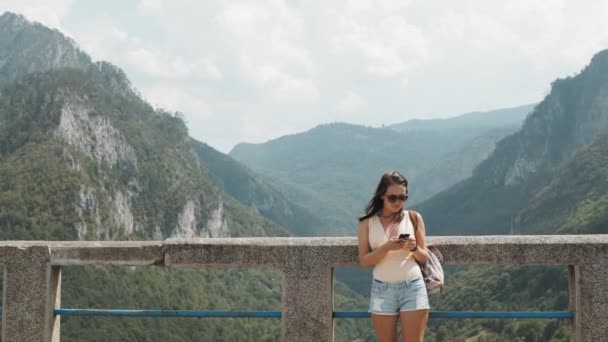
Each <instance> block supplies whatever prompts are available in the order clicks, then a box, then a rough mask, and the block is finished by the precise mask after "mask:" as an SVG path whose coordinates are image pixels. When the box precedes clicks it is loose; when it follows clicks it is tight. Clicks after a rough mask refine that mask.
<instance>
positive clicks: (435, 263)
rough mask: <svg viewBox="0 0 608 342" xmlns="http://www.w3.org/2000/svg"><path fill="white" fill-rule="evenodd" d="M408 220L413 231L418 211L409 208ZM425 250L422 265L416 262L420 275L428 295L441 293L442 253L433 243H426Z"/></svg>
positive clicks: (416, 224)
mask: <svg viewBox="0 0 608 342" xmlns="http://www.w3.org/2000/svg"><path fill="white" fill-rule="evenodd" d="M408 213H409V216H410V220H411V221H412V224H413V225H414V232H415V231H416V230H418V213H417V212H415V211H413V210H409V211H408ZM426 250H427V251H428V253H427V254H428V257H427V258H426V263H425V264H424V265H420V264H418V266H420V270H421V271H422V277H423V278H424V283H425V284H426V291H427V293H428V294H429V295H431V294H436V293H441V292H442V291H443V284H444V276H443V267H442V266H441V265H442V264H443V254H441V251H440V250H439V248H438V247H437V246H435V245H433V244H427V245H426Z"/></svg>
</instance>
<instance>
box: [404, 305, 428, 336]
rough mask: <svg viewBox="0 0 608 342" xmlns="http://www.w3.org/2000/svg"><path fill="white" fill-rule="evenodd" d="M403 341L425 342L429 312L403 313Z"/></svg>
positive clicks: (425, 310)
mask: <svg viewBox="0 0 608 342" xmlns="http://www.w3.org/2000/svg"><path fill="white" fill-rule="evenodd" d="M399 319H400V320H401V341H403V342H423V341H424V330H425V329H426V322H427V321H428V319H429V310H427V309H424V310H414V311H401V312H400V313H399Z"/></svg>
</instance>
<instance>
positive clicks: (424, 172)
mask: <svg viewBox="0 0 608 342" xmlns="http://www.w3.org/2000/svg"><path fill="white" fill-rule="evenodd" d="M530 108H532V105H528V106H521V107H516V108H513V109H508V110H504V111H497V113H498V114H495V113H494V112H489V113H486V114H488V115H490V119H488V120H486V121H483V120H478V119H477V117H479V116H481V117H483V115H482V114H470V115H469V116H467V117H466V118H464V119H461V118H454V119H449V120H431V121H428V122H426V121H424V122H423V123H424V125H419V124H418V123H415V124H414V125H413V126H412V122H406V123H404V124H403V125H405V126H403V127H402V128H403V129H404V130H405V132H403V131H399V129H401V128H400V127H401V126H398V125H394V126H390V127H385V128H373V127H364V126H359V125H353V124H346V123H332V124H324V125H319V126H317V127H315V128H313V129H311V130H309V131H306V132H302V133H298V134H292V135H288V136H283V137H280V138H278V139H274V140H271V141H268V142H266V143H263V144H238V145H237V146H235V147H234V149H233V150H232V151H231V152H230V153H229V155H230V156H232V157H233V158H235V159H236V160H238V161H240V162H242V163H243V164H245V165H247V166H248V167H249V168H251V169H252V170H253V171H255V172H256V173H257V174H259V175H261V176H262V177H264V179H265V180H266V181H268V182H270V183H271V184H273V185H275V186H276V187H277V188H278V189H281V191H282V192H283V193H284V195H285V196H286V197H287V198H288V199H289V200H291V201H292V202H294V203H297V204H300V205H302V206H303V207H305V208H306V209H307V210H308V211H309V212H312V213H313V214H314V215H317V216H319V217H320V218H321V219H322V220H323V221H325V222H328V223H330V225H331V226H332V227H334V230H333V233H334V234H347V235H352V234H354V231H353V227H354V226H356V220H355V217H356V216H357V215H359V214H360V213H361V211H362V209H363V207H364V205H365V202H366V201H367V200H369V198H370V197H371V193H372V192H373V190H374V189H373V188H374V187H375V185H376V182H377V180H378V179H379V177H380V175H381V174H382V173H384V172H387V171H389V170H400V171H402V172H403V173H404V174H405V175H406V177H407V178H408V179H409V180H410V184H411V188H410V195H411V200H412V203H420V202H421V201H423V200H425V199H427V198H428V197H430V196H432V195H433V194H435V193H437V192H439V191H442V190H444V189H446V188H447V187H449V186H451V185H453V184H455V183H457V182H459V181H461V180H463V179H465V178H467V177H468V176H470V175H471V172H472V170H473V168H474V167H475V166H477V165H478V164H479V162H481V161H482V160H483V159H485V158H486V157H487V156H488V155H489V154H490V153H491V152H492V151H493V149H494V145H495V142H496V141H498V140H500V139H501V138H503V137H504V136H506V135H508V134H511V133H513V132H515V131H516V130H517V129H518V128H519V125H520V124H521V122H519V121H518V120H519V119H520V118H523V117H524V116H525V114H524V113H527V111H528V110H529V109H530ZM506 114H509V115H513V118H503V117H502V116H501V115H506ZM496 117H498V118H500V119H496ZM435 122H441V124H440V125H439V126H434V125H433V123H435ZM476 122H477V124H476ZM505 122H511V123H513V124H511V125H510V126H503V124H504V123H505ZM454 127H460V128H462V129H455V128H454ZM463 127H466V129H464V128H463ZM438 170H440V171H441V172H443V174H439V173H437V171H438ZM445 174H447V176H446V175H445ZM429 175H436V176H437V177H434V178H430V177H429Z"/></svg>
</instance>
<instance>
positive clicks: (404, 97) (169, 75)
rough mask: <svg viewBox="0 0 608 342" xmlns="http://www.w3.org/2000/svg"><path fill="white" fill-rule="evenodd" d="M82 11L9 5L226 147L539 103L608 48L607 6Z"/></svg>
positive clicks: (84, 6) (527, 2) (279, 0)
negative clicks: (353, 125) (332, 128)
mask: <svg viewBox="0 0 608 342" xmlns="http://www.w3.org/2000/svg"><path fill="white" fill-rule="evenodd" d="M73 5H74V4H73V3H72V1H69V0H50V1H42V0H39V1H35V0H4V1H3V2H2V7H3V8H6V9H7V10H11V11H14V12H18V13H23V14H25V15H26V16H28V18H30V19H32V20H38V21H41V22H42V23H44V24H46V25H49V26H51V27H55V28H58V29H60V30H62V31H63V32H66V33H68V35H70V36H73V38H75V40H76V41H77V42H78V44H79V45H81V46H82V47H83V48H84V49H85V50H86V51H87V52H89V53H90V54H91V55H92V57H93V58H94V59H105V60H109V61H110V62H112V63H114V64H116V65H118V66H120V67H121V68H123V69H124V70H125V71H126V73H127V75H129V77H130V78H131V79H132V81H133V84H134V85H135V86H136V87H137V88H139V89H142V92H143V93H144V95H145V96H146V97H147V98H149V99H150V100H151V102H153V103H155V104H158V105H161V106H163V107H166V108H170V109H172V110H179V111H182V112H184V114H185V115H186V117H187V118H188V120H189V122H190V124H189V125H190V127H191V128H192V132H193V134H194V135H195V136H197V137H198V138H200V139H201V140H204V141H206V142H209V143H210V144H211V145H213V146H216V147H219V148H220V149H222V150H224V151H226V150H229V149H230V147H232V145H233V144H235V143H237V142H240V141H252V140H253V141H258V142H259V141H263V140H264V139H265V137H267V138H270V137H276V136H277V135H279V134H286V133H294V132H298V131H302V130H305V129H308V128H310V127H311V126H313V125H315V124H316V123H320V122H328V121H332V120H333V121H337V120H345V119H347V120H356V122H357V123H361V124H367V125H377V124H379V123H381V122H399V121H405V120H407V119H410V118H413V117H419V118H421V117H437V116H446V115H449V114H452V115H454V114H457V113H463V112H467V111H472V110H484V109H491V108H496V107H501V106H512V105H518V104H521V103H529V102H532V101H539V100H541V97H542V96H543V95H544V94H545V93H546V91H547V88H548V87H549V84H550V82H551V81H553V80H554V79H555V78H557V77H564V76H567V75H571V74H573V73H575V72H577V71H578V70H580V69H581V68H583V67H584V66H585V65H586V64H587V63H588V62H589V59H590V57H591V56H592V55H593V54H594V53H595V52H597V51H599V50H601V49H604V48H608V31H607V30H605V26H606V25H605V21H606V20H605V18H606V17H608V2H607V1H596V0H580V1H576V2H574V1H567V0H513V1H503V2H500V1H486V0H462V1H458V2H454V1H444V2H441V3H438V2H434V1H411V0H383V1H372V0H332V1H319V0H310V1H288V0H256V1H247V0H231V1H221V0H215V1H200V2H188V3H187V5H186V4H185V2H181V1H170V2H169V1H162V0H142V1H139V0H138V1H132V2H130V3H127V4H125V5H124V6H122V5H121V6H113V5H111V4H106V3H100V2H88V1H82V2H78V3H77V5H74V6H73ZM93 13H94V14H93ZM160 14H162V15H160ZM72 33H73V34H72ZM211 113H212V114H211ZM268 123H272V124H268ZM226 131H228V132H230V134H226V133H225V132H226Z"/></svg>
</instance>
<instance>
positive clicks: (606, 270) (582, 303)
mask: <svg viewBox="0 0 608 342" xmlns="http://www.w3.org/2000/svg"><path fill="white" fill-rule="evenodd" d="M573 271H574V272H573V273H574V277H573V278H574V292H573V296H574V298H573V302H574V314H575V317H574V327H573V339H574V341H576V342H579V341H584V342H598V341H608V286H607V285H606V284H608V254H606V253H602V254H592V255H589V256H588V257H587V261H586V262H585V263H584V264H581V265H578V266H575V267H574V270H573Z"/></svg>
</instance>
